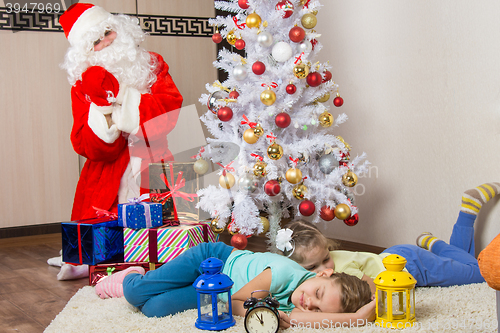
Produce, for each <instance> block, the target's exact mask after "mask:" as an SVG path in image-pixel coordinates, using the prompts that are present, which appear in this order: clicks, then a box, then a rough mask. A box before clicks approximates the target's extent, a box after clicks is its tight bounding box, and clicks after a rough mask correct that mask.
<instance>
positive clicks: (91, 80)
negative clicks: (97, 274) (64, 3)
mask: <svg viewBox="0 0 500 333" xmlns="http://www.w3.org/2000/svg"><path fill="white" fill-rule="evenodd" d="M59 23H60V24H61V25H62V27H63V29H64V33H65V35H66V37H67V39H68V41H69V43H70V47H69V48H68V51H67V53H66V56H65V59H64V63H63V64H62V65H61V67H62V68H63V69H65V70H66V71H67V73H68V80H69V83H70V84H71V85H72V88H71V102H72V111H73V128H72V131H71V143H72V144H73V148H74V150H75V152H76V153H78V154H79V155H82V156H84V157H86V158H87V160H86V162H85V165H84V167H83V169H82V172H81V175H80V179H79V181H78V185H77V187H76V193H75V199H74V202H73V210H72V214H71V219H72V220H80V219H85V218H93V217H96V208H98V209H99V210H107V211H111V212H114V213H116V212H117V206H118V203H124V202H127V201H128V200H127V199H128V198H132V197H139V196H140V195H141V194H142V193H146V192H148V191H149V177H148V164H149V163H153V162H164V161H169V160H172V159H173V158H172V154H171V153H170V151H169V150H168V148H167V147H168V144H167V138H166V135H167V134H168V133H169V132H170V131H171V130H172V129H173V128H174V126H175V124H176V122H177V118H178V115H179V110H180V107H181V104H182V96H181V94H180V93H179V90H178V89H177V87H176V86H175V84H174V82H173V81H172V78H171V77H170V75H169V73H168V69H169V68H168V65H167V64H166V63H165V62H164V61H163V58H162V57H161V56H160V55H159V54H156V53H153V52H147V51H146V50H144V49H143V48H141V47H140V44H141V43H142V42H143V41H144V39H145V36H146V35H145V33H144V32H143V31H142V29H141V28H140V26H139V22H138V20H137V19H136V18H133V17H130V16H126V15H112V14H110V13H109V12H107V11H105V10H104V9H103V8H101V7H98V6H95V5H92V4H85V3H77V4H74V5H72V6H71V7H69V8H68V9H67V10H66V11H65V12H64V14H63V15H61V17H60V19H59ZM48 263H49V264H50V265H54V266H62V267H61V271H60V272H59V274H58V275H57V278H58V280H69V279H76V278H80V277H84V276H88V267H87V265H80V266H73V265H69V264H64V263H63V262H62V258H61V257H55V258H51V259H49V260H48Z"/></svg>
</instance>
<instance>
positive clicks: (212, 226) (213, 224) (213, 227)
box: [210, 217, 224, 234]
mask: <svg viewBox="0 0 500 333" xmlns="http://www.w3.org/2000/svg"><path fill="white" fill-rule="evenodd" d="M218 224H219V218H218V217H216V218H215V219H213V220H212V222H210V229H211V230H212V231H213V232H214V233H216V234H220V233H222V232H223V231H224V227H222V228H219V227H218Z"/></svg>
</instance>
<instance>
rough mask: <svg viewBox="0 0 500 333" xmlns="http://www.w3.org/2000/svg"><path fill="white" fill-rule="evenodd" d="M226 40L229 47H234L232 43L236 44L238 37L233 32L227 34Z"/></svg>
mask: <svg viewBox="0 0 500 333" xmlns="http://www.w3.org/2000/svg"><path fill="white" fill-rule="evenodd" d="M226 40H227V42H228V43H229V44H231V45H234V43H236V41H237V40H238V37H237V36H236V35H235V33H234V30H231V31H229V33H228V34H227V36H226Z"/></svg>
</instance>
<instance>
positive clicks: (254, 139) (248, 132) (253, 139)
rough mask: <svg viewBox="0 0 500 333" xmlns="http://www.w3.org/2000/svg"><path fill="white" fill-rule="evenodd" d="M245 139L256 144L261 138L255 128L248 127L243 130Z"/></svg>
mask: <svg viewBox="0 0 500 333" xmlns="http://www.w3.org/2000/svg"><path fill="white" fill-rule="evenodd" d="M243 140H245V142H246V143H249V144H254V143H256V142H257V140H259V137H258V136H256V135H255V132H254V130H253V128H248V129H246V130H245V132H243Z"/></svg>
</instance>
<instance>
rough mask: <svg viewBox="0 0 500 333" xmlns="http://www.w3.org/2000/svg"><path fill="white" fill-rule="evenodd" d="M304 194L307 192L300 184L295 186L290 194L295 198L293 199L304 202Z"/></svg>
mask: <svg viewBox="0 0 500 333" xmlns="http://www.w3.org/2000/svg"><path fill="white" fill-rule="evenodd" d="M306 192H307V187H306V186H305V185H304V184H302V183H300V184H299V185H296V186H295V187H294V188H293V190H292V194H293V196H294V197H295V199H299V200H304V198H305V197H306Z"/></svg>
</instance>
